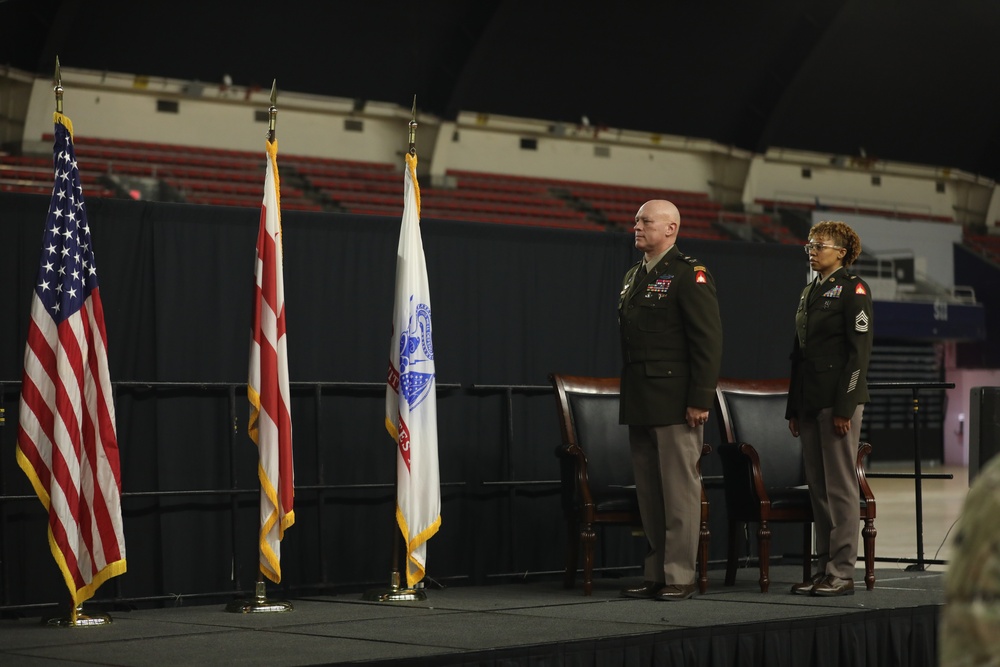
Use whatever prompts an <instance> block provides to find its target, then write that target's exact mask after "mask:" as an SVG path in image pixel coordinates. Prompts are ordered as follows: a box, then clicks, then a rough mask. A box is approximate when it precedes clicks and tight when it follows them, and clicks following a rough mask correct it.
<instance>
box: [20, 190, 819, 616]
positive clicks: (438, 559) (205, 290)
mask: <svg viewBox="0 0 1000 667" xmlns="http://www.w3.org/2000/svg"><path fill="white" fill-rule="evenodd" d="M48 203H49V202H48V197H42V196H33V195H14V194H6V193H0V230H2V235H3V239H4V242H3V244H2V245H0V272H2V273H0V277H2V285H3V295H4V298H5V299H6V307H5V308H4V313H5V315H4V316H3V318H2V319H0V383H6V384H2V385H0V389H2V393H3V396H2V398H3V407H4V408H6V424H5V425H4V426H0V447H2V449H0V484H2V487H0V495H6V496H8V499H7V500H2V501H0V503H2V507H0V511H2V512H0V522H2V523H0V540H2V544H0V554H2V563H0V576H2V582H0V586H2V589H0V593H2V596H3V599H2V601H0V602H2V604H5V605H26V604H34V603H50V602H56V601H61V600H65V599H66V598H67V595H66V591H65V588H64V585H63V583H62V580H61V577H60V576H59V575H58V573H57V571H56V568H55V565H54V563H53V560H52V558H51V556H50V555H49V553H48V545H47V539H46V535H45V529H46V524H45V517H44V510H43V508H42V506H41V504H40V503H39V502H38V501H37V499H35V498H34V495H33V492H32V490H31V487H30V485H29V484H28V482H27V479H26V477H25V476H24V474H23V473H22V472H21V471H20V469H19V468H18V467H17V464H16V461H15V458H14V449H15V441H16V431H17V398H18V396H17V391H18V387H17V385H16V382H17V381H19V380H20V376H21V366H22V355H23V351H24V341H25V336H26V331H27V323H28V318H29V304H30V300H31V297H32V289H33V284H34V281H35V278H36V272H37V267H38V262H39V258H40V251H41V238H42V228H43V225H44V220H45V216H46V212H47V209H48ZM641 203H642V202H637V203H636V205H637V206H638V205H639V204H641ZM88 210H89V219H90V223H91V228H92V237H93V243H94V249H95V254H96V260H97V269H98V276H99V278H100V288H101V295H102V298H103V301H104V305H105V317H106V324H107V330H108V337H109V358H110V366H111V376H112V380H113V381H114V382H118V383H121V384H120V385H119V386H118V387H117V394H116V406H117V407H116V411H117V423H118V438H119V445H120V449H121V463H122V479H123V491H124V492H125V493H126V494H129V495H127V496H126V497H125V499H124V501H123V502H124V520H125V539H126V548H127V558H128V572H127V574H125V575H123V576H121V577H116V578H115V579H112V580H111V582H109V583H108V584H105V586H104V587H102V589H101V590H100V591H99V592H98V597H99V598H109V597H112V596H116V597H124V598H133V599H137V598H150V599H154V598H155V599H159V598H160V597H162V596H171V595H204V596H210V595H219V594H225V593H227V592H233V591H238V590H241V591H247V590H250V589H252V584H253V581H254V580H255V579H256V575H257V570H256V558H257V551H256V543H257V538H256V534H257V529H258V518H257V505H258V500H257V495H256V493H255V490H256V489H257V488H258V487H257V480H256V454H257V453H256V449H255V447H254V446H253V443H252V442H251V441H250V440H249V438H248V437H247V435H246V420H247V416H248V402H247V400H246V390H245V382H246V377H247V363H248V354H249V340H250V328H249V327H250V307H251V296H252V286H253V267H254V260H255V241H256V234H257V227H258V223H259V211H258V210H256V209H250V208H221V207H206V206H194V205H187V204H163V203H148V202H146V203H144V202H133V201H124V200H100V199H95V200H92V201H90V202H89V203H88ZM283 229H284V251H285V267H284V278H285V293H286V309H287V325H288V349H289V353H288V354H289V365H290V375H291V380H292V382H293V385H295V383H305V382H322V383H359V385H350V386H348V385H344V384H339V385H327V386H325V387H322V388H318V389H317V388H315V387H311V386H301V385H295V387H294V389H293V394H294V397H293V402H292V420H293V429H294V450H295V479H296V487H297V492H296V507H295V513H296V517H297V520H296V524H295V525H294V526H293V527H292V528H291V529H290V530H289V531H288V532H287V533H286V535H285V539H284V541H283V543H282V560H281V563H282V570H283V574H284V580H283V582H282V585H281V587H278V588H279V590H281V591H284V592H285V593H290V592H294V591H296V590H300V589H309V588H315V587H317V586H320V587H323V588H325V589H328V590H334V591H337V590H341V591H343V590H360V589H362V588H364V587H369V586H382V587H384V586H385V585H387V584H388V581H389V572H390V570H391V566H392V548H391V538H392V535H393V531H394V530H395V529H394V523H393V521H394V519H393V508H394V498H395V496H394V488H393V483H394V476H395V456H394V454H395V453H394V445H393V443H392V441H391V439H390V438H389V436H388V435H387V434H386V432H385V429H384V426H383V406H384V386H383V384H382V383H383V382H384V378H385V371H386V367H387V361H388V349H389V347H388V346H389V334H390V318H391V308H392V298H393V285H394V281H395V266H396V259H395V258H396V245H397V241H398V235H399V219H398V218H386V217H373V216H352V215H336V214H320V213H305V212H291V211H290V212H285V213H284V215H283ZM422 230H423V242H424V249H425V252H426V256H427V268H428V274H429V281H430V289H431V302H432V308H433V325H434V331H433V335H434V346H435V350H436V358H435V361H436V368H437V378H438V383H439V384H440V385H442V386H443V387H442V388H441V389H440V390H439V401H438V420H439V451H440V465H441V480H442V485H443V486H442V495H443V509H442V527H441V531H440V532H439V534H438V535H437V536H436V537H435V538H433V539H432V540H431V542H430V546H429V550H428V551H429V553H428V561H429V562H428V565H429V567H428V575H429V576H430V577H432V578H433V579H436V580H440V581H447V582H455V583H459V582H467V583H474V584H482V583H488V582H489V581H492V580H496V579H497V578H509V577H512V576H518V575H521V576H523V575H525V574H530V573H542V572H555V571H558V570H560V569H561V568H562V567H563V547H564V542H565V528H564V524H563V519H562V513H561V508H560V505H559V495H558V490H557V487H556V485H555V484H520V485H519V484H509V482H528V481H531V482H537V481H546V480H548V481H551V480H556V479H558V475H559V473H558V462H557V459H556V458H555V456H554V455H553V452H554V449H555V447H556V446H557V445H558V443H559V431H558V425H557V422H556V408H555V399H554V397H553V396H552V395H551V394H550V393H548V392H547V391H546V390H545V389H544V387H545V386H547V384H548V380H547V376H548V374H549V373H550V372H561V373H570V374H578V375H607V376H611V375H617V374H618V372H619V363H620V362H619V347H618V332H617V322H616V305H617V296H618V291H619V288H620V284H621V283H620V281H621V277H622V276H623V274H624V273H625V271H626V269H627V268H628V267H629V266H630V265H631V264H632V263H634V262H635V261H636V260H637V258H638V253H637V252H636V251H635V249H634V247H633V245H632V236H631V234H628V233H610V232H609V233H595V232H582V231H564V230H553V229H542V228H533V227H521V226H502V225H485V224H476V223H466V222H454V221H440V220H424V221H423V222H422ZM683 231H684V230H683V226H682V228H681V239H680V243H679V245H680V247H681V249H682V251H683V252H685V253H687V254H690V255H693V256H696V257H698V258H699V259H701V260H702V261H703V262H704V263H705V264H706V266H708V267H709V270H710V271H712V273H713V274H714V276H715V278H716V282H717V285H718V291H719V298H720V304H721V309H722V319H723V325H724V329H725V347H724V359H723V374H725V375H733V376H750V377H761V378H767V377H783V376H785V375H786V374H787V365H788V352H789V350H790V346H791V341H792V335H793V324H792V322H793V316H794V310H795V306H796V303H797V300H798V295H799V291H800V289H801V285H802V284H803V281H804V279H805V272H806V270H807V265H806V262H805V257H804V256H803V254H802V251H801V250H800V249H799V248H798V247H788V246H780V245H775V244H751V243H740V242H718V241H697V240H685V239H684V238H683ZM131 382H136V383H157V382H179V383H180V382H183V383H198V385H199V386H185V387H180V388H164V387H161V386H156V385H148V386H133V385H130V384H128V383H131ZM213 383H233V384H239V385H240V386H237V387H235V388H233V389H230V388H229V387H227V386H225V385H224V384H213ZM360 383H370V384H369V385H367V386H365V385H360ZM455 385H458V386H455ZM485 385H489V386H485ZM495 385H517V386H518V388H515V389H514V390H512V391H511V392H510V401H509V407H508V401H507V394H506V393H505V391H503V390H502V389H498V388H497V387H495ZM231 396H235V401H233V400H232V398H231ZM233 405H235V410H233V407H232V406H233ZM710 426H712V424H711V423H710ZM706 440H707V441H708V442H709V443H710V444H712V445H713V446H714V445H717V444H718V441H719V437H718V433H717V430H716V429H715V428H709V429H707V430H706ZM716 457H717V455H715V454H713V455H712V456H711V457H709V459H708V460H707V461H705V463H704V465H703V472H704V474H705V475H707V476H710V477H711V476H713V475H718V474H721V473H720V472H719V471H720V470H721V466H719V465H718V462H717V460H716ZM316 487H325V488H316ZM233 488H235V489H242V490H245V491H247V492H245V493H238V494H229V493H225V492H215V493H204V491H205V490H226V489H233ZM192 490H201V491H202V493H199V494H169V493H165V492H179V491H192ZM9 496H15V498H9ZM21 496H24V497H21ZM710 500H711V501H712V530H713V536H714V540H713V542H712V553H713V557H715V554H719V557H721V554H724V550H725V537H724V536H725V532H724V530H723V527H724V526H725V523H724V521H725V517H724V503H723V502H722V496H721V490H719V489H717V488H716V489H714V490H713V491H712V492H711V493H710ZM797 533H798V530H797V529H796V530H793V531H792V534H791V536H790V540H789V542H790V543H792V544H797V543H798V535H797ZM778 538H779V539H780V535H779V536H778ZM643 553H644V545H643V544H641V541H640V540H638V539H636V538H634V537H632V536H631V535H630V534H629V533H628V532H627V531H624V530H623V531H621V532H620V533H616V532H614V531H610V532H608V533H607V534H606V535H604V536H602V537H601V538H600V541H599V547H598V558H599V561H598V565H607V566H613V567H619V566H638V565H639V563H640V560H641V556H642V554H643ZM0 606H2V605H0Z"/></svg>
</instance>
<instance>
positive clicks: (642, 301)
mask: <svg viewBox="0 0 1000 667" xmlns="http://www.w3.org/2000/svg"><path fill="white" fill-rule="evenodd" d="M641 266H642V262H641V261H640V262H639V263H638V264H636V265H635V266H633V267H632V268H631V269H629V270H628V272H627V273H626V274H625V280H624V284H623V286H622V291H621V294H620V295H619V298H618V324H619V328H620V332H621V345H622V362H623V363H622V376H621V409H620V410H621V411H620V421H621V423H622V424H630V425H637V426H669V425H671V424H682V423H684V421H685V419H684V416H685V411H686V408H687V407H688V406H692V407H697V408H702V409H705V410H707V409H709V408H710V407H711V405H712V401H713V397H714V395H715V385H716V383H717V382H718V379H719V369H720V366H721V365H722V321H721V319H720V317H719V302H718V299H717V297H716V292H715V280H714V279H713V278H712V275H711V274H710V273H709V272H708V270H707V269H706V268H705V267H704V266H702V265H701V263H700V262H699V261H698V260H696V259H694V258H692V257H688V256H686V255H682V254H680V251H679V250H678V248H677V246H676V245H675V246H674V247H672V248H671V249H670V250H669V251H667V254H666V255H664V256H663V258H662V259H661V260H660V261H659V262H658V263H657V264H656V266H654V267H653V269H652V270H651V271H649V273H647V274H646V276H645V277H643V278H641V279H639V280H636V274H637V273H638V272H639V269H640V267H641Z"/></svg>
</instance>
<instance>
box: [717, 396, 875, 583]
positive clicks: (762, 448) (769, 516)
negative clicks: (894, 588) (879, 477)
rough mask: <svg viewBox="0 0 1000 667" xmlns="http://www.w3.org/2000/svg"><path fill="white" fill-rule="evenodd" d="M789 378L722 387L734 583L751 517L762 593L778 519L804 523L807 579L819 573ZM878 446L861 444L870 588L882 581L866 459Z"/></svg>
mask: <svg viewBox="0 0 1000 667" xmlns="http://www.w3.org/2000/svg"><path fill="white" fill-rule="evenodd" d="M787 397H788V380H787V379H781V380H743V379H734V378H721V379H720V380H719V383H718V386H717V387H716V392H715V405H716V410H717V411H718V422H719V430H720V432H721V437H722V443H723V444H722V445H720V447H719V456H720V458H721V459H722V472H723V478H724V480H725V493H726V509H727V511H728V514H729V521H728V524H729V530H728V533H729V534H728V540H729V541H728V555H727V560H726V579H725V583H726V585H727V586H732V585H733V584H734V583H735V582H736V565H737V553H736V551H737V545H738V543H739V538H740V535H741V533H742V531H743V526H744V524H746V523H747V522H754V523H757V524H758V525H759V527H758V529H757V551H758V560H759V563H760V590H761V592H762V593H766V592H767V589H768V585H769V584H770V579H769V577H768V571H769V567H768V566H769V559H770V555H771V549H770V545H771V524H772V523H773V522H775V521H780V522H795V523H803V524H804V527H803V531H802V533H803V536H802V554H803V562H802V581H808V580H809V579H810V578H811V577H812V571H811V557H812V522H813V512H812V503H811V502H810V500H809V489H808V486H807V485H806V479H805V472H804V469H803V462H802V445H801V443H800V441H799V439H798V438H795V437H793V436H792V434H791V433H790V432H789V430H788V422H787V420H786V419H785V405H786V401H787ZM871 451H872V447H871V445H870V444H868V443H867V442H862V443H860V445H859V447H858V455H857V460H856V462H855V468H856V470H857V474H858V498H859V509H860V514H859V518H860V519H861V520H862V521H863V522H864V528H863V529H862V537H863V540H864V552H865V556H864V561H865V586H866V587H867V588H868V590H871V589H872V587H874V585H875V534H876V531H875V497H874V495H872V490H871V487H870V486H869V485H868V480H867V478H866V477H865V470H864V465H863V464H864V459H865V457H866V456H868V455H869V454H870V453H871Z"/></svg>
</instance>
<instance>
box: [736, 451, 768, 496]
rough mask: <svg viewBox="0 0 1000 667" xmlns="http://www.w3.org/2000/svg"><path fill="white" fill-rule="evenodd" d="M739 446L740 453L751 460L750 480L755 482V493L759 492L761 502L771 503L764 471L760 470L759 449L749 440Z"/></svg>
mask: <svg viewBox="0 0 1000 667" xmlns="http://www.w3.org/2000/svg"><path fill="white" fill-rule="evenodd" d="M738 447H739V450H740V453H741V454H743V455H744V456H745V457H747V459H748V460H749V463H750V481H751V483H752V484H753V491H754V493H755V494H757V498H758V499H759V500H760V502H761V503H767V504H768V505H770V504H771V497H770V496H768V495H767V489H766V488H765V487H764V473H763V472H761V470H760V456H759V455H758V454H757V450H756V449H754V448H753V445H751V444H750V443H749V442H741V443H740V444H739V446H738Z"/></svg>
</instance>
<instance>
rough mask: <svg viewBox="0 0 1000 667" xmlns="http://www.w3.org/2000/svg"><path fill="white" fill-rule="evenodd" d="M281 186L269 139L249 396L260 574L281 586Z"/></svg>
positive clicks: (286, 494) (286, 467)
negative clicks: (256, 480) (257, 485)
mask: <svg viewBox="0 0 1000 667" xmlns="http://www.w3.org/2000/svg"><path fill="white" fill-rule="evenodd" d="M279 184H280V181H279V179H278V142H276V141H273V142H272V141H269V142H267V169H266V172H265V174H264V201H263V203H262V205H261V209H260V229H259V231H258V234H257V263H256V270H255V271H254V275H255V286H254V298H253V323H252V337H251V341H250V373H249V382H248V384H247V396H248V397H249V399H250V426H249V433H250V438H251V439H252V440H253V441H254V442H255V443H257V449H258V451H259V454H260V461H259V465H258V468H257V477H258V478H259V480H260V571H261V572H262V573H263V574H264V576H266V577H267V578H268V579H270V580H271V581H273V582H274V583H280V582H281V540H282V538H283V537H284V536H285V529H286V528H288V527H289V526H291V525H292V524H293V523H295V512H294V510H293V501H294V499H295V479H294V478H295V475H294V471H293V466H292V417H291V400H290V399H291V396H290V394H289V390H288V348H287V344H286V338H285V283H284V278H283V276H282V264H283V263H284V262H283V255H282V250H281V238H282V236H281V199H280V194H279V192H280V188H279Z"/></svg>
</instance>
